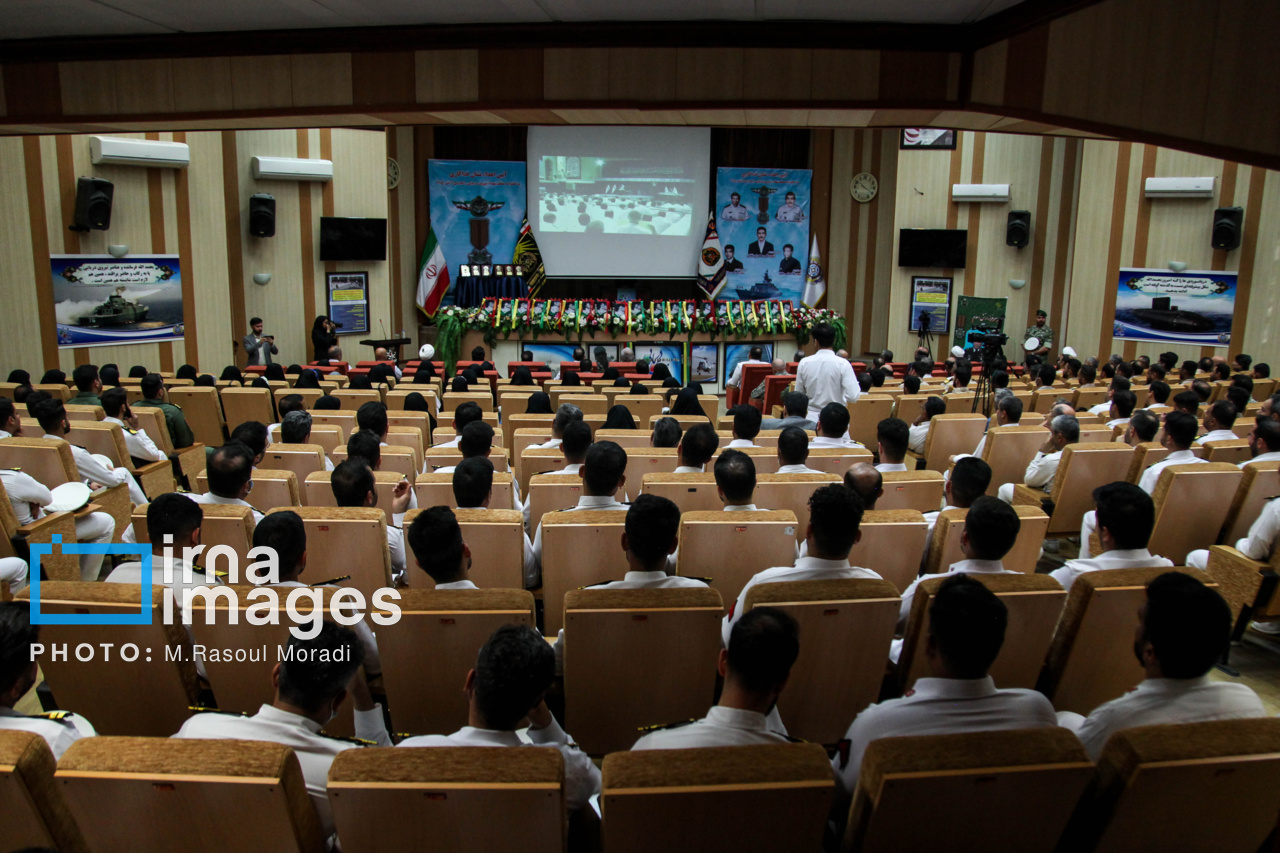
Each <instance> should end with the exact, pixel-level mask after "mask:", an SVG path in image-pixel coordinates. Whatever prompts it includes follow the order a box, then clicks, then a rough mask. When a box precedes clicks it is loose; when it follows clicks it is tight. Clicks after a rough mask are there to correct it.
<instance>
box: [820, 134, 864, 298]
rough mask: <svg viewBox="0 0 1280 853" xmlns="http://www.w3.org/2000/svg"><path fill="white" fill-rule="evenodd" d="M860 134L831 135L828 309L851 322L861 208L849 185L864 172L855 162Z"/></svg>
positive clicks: (858, 163) (827, 268) (827, 258)
mask: <svg viewBox="0 0 1280 853" xmlns="http://www.w3.org/2000/svg"><path fill="white" fill-rule="evenodd" d="M857 134H858V131H856V130H848V129H844V128H841V129H838V130H833V131H832V132H831V189H830V193H831V213H830V220H829V222H828V232H829V239H828V242H827V245H826V246H820V247H819V248H820V249H821V250H822V251H823V252H825V253H826V254H825V260H826V265H825V268H824V269H823V272H824V273H825V274H826V277H827V307H828V308H830V309H831V310H832V311H838V312H840V313H841V314H844V315H845V316H846V318H849V309H848V304H849V303H848V298H849V288H850V280H851V277H850V275H849V259H850V256H851V255H852V254H853V253H854V251H856V249H857V240H856V238H855V237H854V236H851V235H852V234H853V232H852V231H851V228H856V221H855V220H856V218H857V216H858V213H859V211H857V210H856V209H855V208H856V207H860V206H861V205H859V204H858V203H857V202H855V201H854V200H853V197H852V196H851V195H849V181H850V180H851V179H852V178H853V176H854V175H856V174H857V173H858V172H860V171H861V170H862V163H861V162H857V163H855V162H854V139H855V137H856V136H857Z"/></svg>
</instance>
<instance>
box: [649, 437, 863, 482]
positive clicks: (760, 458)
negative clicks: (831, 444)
mask: <svg viewBox="0 0 1280 853" xmlns="http://www.w3.org/2000/svg"><path fill="white" fill-rule="evenodd" d="M726 449H727V448H725V447H721V448H719V449H718V450H717V451H716V452H715V455H714V456H712V457H711V461H710V462H708V463H707V471H708V472H711V471H713V470H714V469H715V462H716V460H717V459H719V458H720V454H721V453H723V452H724V451H725V450H726ZM734 450H738V451H741V452H742V453H745V454H747V455H748V456H750V457H751V464H753V465H754V466H755V469H756V476H757V477H758V476H760V475H762V474H776V473H778V447H777V445H776V444H775V445H774V446H773V447H762V446H756V447H735V448H734ZM628 461H629V460H628ZM842 473H843V472H842Z"/></svg>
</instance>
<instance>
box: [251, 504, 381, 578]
mask: <svg viewBox="0 0 1280 853" xmlns="http://www.w3.org/2000/svg"><path fill="white" fill-rule="evenodd" d="M274 511H275V512H281V511H282V510H279V509H277V510H274ZM292 511H293V512H296V513H297V514H298V515H299V516H300V517H301V518H302V523H303V526H304V527H306V530H307V575H308V580H310V581H311V582H312V583H320V582H322V581H329V580H335V579H337V578H345V580H342V581H339V583H340V584H341V585H342V586H349V587H352V588H353V589H358V590H360V592H361V593H363V594H364V597H365V600H366V601H367V600H369V599H370V598H372V597H373V594H374V593H375V592H376V591H377V590H379V589H381V588H382V587H385V586H391V553H390V551H389V550H388V549H387V520H386V519H387V516H386V515H385V514H384V513H383V511H382V510H380V509H376V508H372V507H328V506H303V507H294V508H293V509H292ZM242 565H244V564H243V563H242Z"/></svg>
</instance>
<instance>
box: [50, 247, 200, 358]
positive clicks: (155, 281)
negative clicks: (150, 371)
mask: <svg viewBox="0 0 1280 853" xmlns="http://www.w3.org/2000/svg"><path fill="white" fill-rule="evenodd" d="M49 260H50V266H51V268H52V273H53V300H54V305H53V307H54V313H55V315H56V316H57V322H58V346H60V347H84V346H110V345H113V344H137V343H149V342H154V341H174V340H181V339H182V338H183V334H184V328H183V322H184V320H183V303H182V273H181V265H180V263H179V260H178V256H177V255H129V256H126V257H123V258H114V257H112V256H110V255H51V256H50V259H49Z"/></svg>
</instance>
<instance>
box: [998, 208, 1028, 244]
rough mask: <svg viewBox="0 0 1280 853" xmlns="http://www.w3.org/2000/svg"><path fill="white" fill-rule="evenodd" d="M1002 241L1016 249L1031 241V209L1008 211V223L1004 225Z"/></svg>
mask: <svg viewBox="0 0 1280 853" xmlns="http://www.w3.org/2000/svg"><path fill="white" fill-rule="evenodd" d="M1004 242H1005V245H1006V246H1013V247H1014V248H1017V249H1021V248H1022V247H1023V246H1025V245H1027V244H1028V243H1030V242H1031V211H1029V210H1011V211H1009V224H1008V225H1006V226H1005V231H1004Z"/></svg>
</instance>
